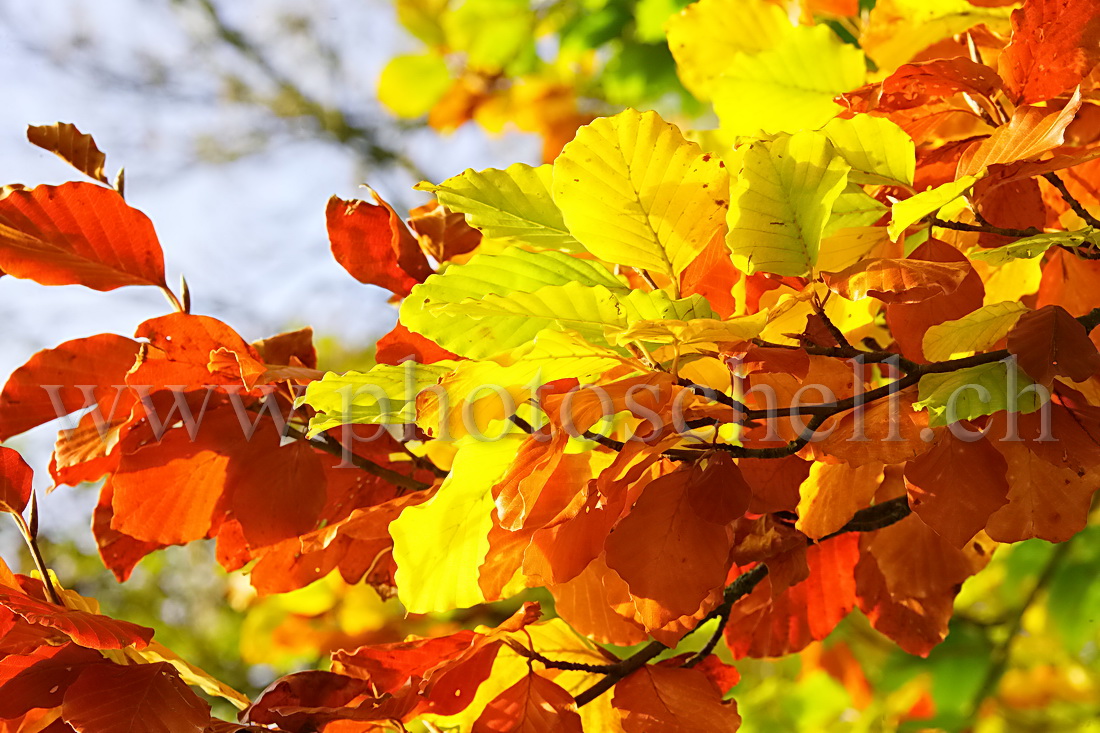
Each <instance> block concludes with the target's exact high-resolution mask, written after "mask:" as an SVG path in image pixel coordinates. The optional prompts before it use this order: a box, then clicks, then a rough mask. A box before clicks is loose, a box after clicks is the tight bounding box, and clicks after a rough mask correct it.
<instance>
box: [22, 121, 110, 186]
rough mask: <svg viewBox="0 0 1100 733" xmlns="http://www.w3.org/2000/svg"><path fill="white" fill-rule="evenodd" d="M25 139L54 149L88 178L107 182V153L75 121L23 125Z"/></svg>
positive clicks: (42, 146)
mask: <svg viewBox="0 0 1100 733" xmlns="http://www.w3.org/2000/svg"><path fill="white" fill-rule="evenodd" d="M27 139H28V140H30V142H31V143H32V144H34V145H37V146H38V147H40V148H43V149H45V150H48V151H50V152H51V153H54V154H55V155H57V156H58V157H60V158H61V159H62V160H64V161H65V162H66V163H68V164H69V165H71V166H72V167H73V168H76V169H77V170H78V171H80V172H81V173H83V174H84V175H86V176H88V177H89V178H94V179H95V180H97V181H99V182H100V183H107V176H105V175H104V174H103V165H104V164H105V163H106V162H107V156H105V155H104V154H103V153H102V152H101V151H100V149H99V148H98V147H97V146H96V144H95V140H93V139H92V136H91V135H88V134H85V133H83V132H81V131H80V130H78V129H76V125H73V124H70V123H68V122H55V123H54V124H52V125H30V126H29V127H27Z"/></svg>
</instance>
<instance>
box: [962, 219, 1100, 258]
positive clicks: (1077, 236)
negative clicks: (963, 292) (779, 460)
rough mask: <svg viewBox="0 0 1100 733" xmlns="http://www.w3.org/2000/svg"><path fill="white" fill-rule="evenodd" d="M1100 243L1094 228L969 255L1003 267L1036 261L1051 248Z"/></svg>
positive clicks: (1049, 234) (1039, 236) (1045, 235)
mask: <svg viewBox="0 0 1100 733" xmlns="http://www.w3.org/2000/svg"><path fill="white" fill-rule="evenodd" d="M1097 243H1100V233H1098V232H1097V231H1096V230H1095V229H1093V228H1092V227H1085V228H1084V229H1079V230H1077V231H1072V232H1047V233H1043V234H1036V235H1035V236H1034V237H1025V238H1023V239H1017V240H1016V241H1015V242H1013V243H1012V244H1006V245H1005V246H1003V247H996V248H994V249H975V250H971V251H970V252H969V253H967V256H968V257H970V259H972V260H980V261H982V262H988V263H989V264H991V265H996V266H1003V265H1006V264H1008V263H1009V262H1012V261H1013V260H1017V259H1034V258H1036V257H1038V256H1040V255H1042V254H1043V253H1044V252H1046V251H1047V250H1048V249H1050V248H1051V247H1073V248H1076V247H1082V246H1096V244H1097Z"/></svg>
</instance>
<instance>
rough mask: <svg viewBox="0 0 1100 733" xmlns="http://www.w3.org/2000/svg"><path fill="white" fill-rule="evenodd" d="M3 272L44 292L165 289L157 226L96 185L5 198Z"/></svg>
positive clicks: (0, 232) (0, 245) (0, 203)
mask: <svg viewBox="0 0 1100 733" xmlns="http://www.w3.org/2000/svg"><path fill="white" fill-rule="evenodd" d="M0 270H3V271H4V272H6V273H7V274H9V275H11V276H12V277H22V278H27V279H29V280H34V281H35V282H37V283H40V284H42V285H84V286H85V287H88V288H91V289H92V290H114V289H115V288H120V287H123V286H125V285H155V286H157V287H165V280H164V255H163V254H162V253H161V249H160V242H159V241H157V235H156V232H154V231H153V223H152V222H151V221H149V218H148V217H147V216H145V214H143V213H141V212H140V211H138V210H137V209H134V208H132V207H130V206H128V205H127V204H126V202H125V201H123V199H122V196H121V195H120V194H119V193H118V192H117V191H113V190H111V189H109V188H104V187H102V186H97V185H96V184H94V183H63V184H61V185H60V186H38V187H37V188H33V189H23V190H18V191H13V192H12V193H10V194H8V195H7V196H5V197H3V198H0Z"/></svg>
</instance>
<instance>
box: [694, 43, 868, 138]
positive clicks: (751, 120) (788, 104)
mask: <svg viewBox="0 0 1100 733" xmlns="http://www.w3.org/2000/svg"><path fill="white" fill-rule="evenodd" d="M865 75H866V65H865V61H864V57H863V52H862V51H860V50H859V49H858V48H856V47H855V46H851V45H848V44H846V43H844V42H843V41H842V40H840V38H838V37H837V35H836V34H835V33H833V31H832V30H831V29H830V28H829V26H827V25H815V26H812V27H811V26H799V27H797V28H792V29H791V30H790V31H789V32H788V33H787V34H785V37H784V39H783V41H782V43H780V45H778V46H776V47H775V48H773V49H770V50H767V51H763V52H761V53H758V54H747V53H738V54H736V55H735V56H734V57H733V62H732V63H731V64H730V65H729V66H728V67H727V68H726V70H725V72H724V73H723V74H722V75H721V76H720V77H719V78H718V79H716V80H715V81H714V88H713V95H714V111H715V112H716V113H717V114H718V119H719V120H720V121H721V124H722V129H723V130H725V131H726V132H727V133H728V134H730V135H751V136H759V135H760V133H761V131H763V132H764V133H765V134H773V133H776V132H797V131H799V130H815V129H818V128H820V127H821V126H822V125H824V124H825V123H826V122H828V121H829V120H831V119H832V118H833V117H836V116H837V115H838V114H840V112H841V111H842V110H843V108H842V107H841V106H840V105H838V104H836V103H835V102H834V101H833V97H835V96H836V95H838V94H840V93H841V92H847V91H850V90H852V89H855V88H856V87H858V86H860V85H861V84H863V80H864V77H865Z"/></svg>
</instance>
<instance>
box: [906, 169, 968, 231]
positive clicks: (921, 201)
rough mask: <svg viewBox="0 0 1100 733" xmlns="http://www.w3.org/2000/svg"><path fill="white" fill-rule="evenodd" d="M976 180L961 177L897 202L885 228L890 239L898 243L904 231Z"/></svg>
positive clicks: (954, 197) (952, 199) (966, 189)
mask: <svg viewBox="0 0 1100 733" xmlns="http://www.w3.org/2000/svg"><path fill="white" fill-rule="evenodd" d="M977 180H978V179H977V178H976V177H974V176H963V177H962V178H960V179H959V180H957V181H948V182H947V183H944V184H942V185H940V186H936V187H935V188H933V189H930V190H928V191H923V192H921V193H918V194H917V195H916V196H910V197H909V198H907V199H905V200H904V201H898V202H897V203H896V204H894V206H893V209H892V210H891V218H890V225H889V226H888V227H887V231H889V232H890V239H891V240H893V241H895V242H896V241H898V237H900V236H901V235H902V234H903V233H904V232H905V230H906V229H908V228H909V227H910V226H912V225H913V224H915V223H916V222H918V221H920V220H921V219H923V218H924V217H926V216H928V215H929V214H931V213H932V212H934V211H939V210H940V209H942V208H943V207H944V206H947V205H948V204H950V203H951V202H952V201H954V200H955V199H957V198H959V196H961V195H962V194H963V193H965V192H966V191H969V190H970V187H971V186H973V185H974V183H975V182H977Z"/></svg>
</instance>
